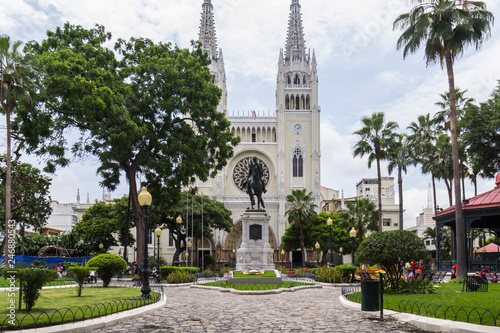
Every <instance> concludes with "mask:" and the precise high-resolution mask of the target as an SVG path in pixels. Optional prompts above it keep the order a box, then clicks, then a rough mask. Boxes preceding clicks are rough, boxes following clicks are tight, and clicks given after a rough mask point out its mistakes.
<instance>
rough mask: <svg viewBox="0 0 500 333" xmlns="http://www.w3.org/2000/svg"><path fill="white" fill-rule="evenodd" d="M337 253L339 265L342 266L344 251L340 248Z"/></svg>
mask: <svg viewBox="0 0 500 333" xmlns="http://www.w3.org/2000/svg"><path fill="white" fill-rule="evenodd" d="M339 252H340V263H341V264H343V263H344V249H343V248H340V249H339Z"/></svg>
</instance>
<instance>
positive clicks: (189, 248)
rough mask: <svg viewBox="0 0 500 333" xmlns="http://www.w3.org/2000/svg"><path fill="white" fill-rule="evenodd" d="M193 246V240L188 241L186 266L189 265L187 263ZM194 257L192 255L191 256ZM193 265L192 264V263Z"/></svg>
mask: <svg viewBox="0 0 500 333" xmlns="http://www.w3.org/2000/svg"><path fill="white" fill-rule="evenodd" d="M191 246H193V244H192V243H191V241H188V242H187V257H186V267H187V264H188V262H189V261H188V258H189V255H190V252H191ZM191 258H192V257H191ZM190 266H191V264H190Z"/></svg>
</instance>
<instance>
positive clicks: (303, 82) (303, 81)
mask: <svg viewBox="0 0 500 333" xmlns="http://www.w3.org/2000/svg"><path fill="white" fill-rule="evenodd" d="M302 84H304V85H305V84H307V79H306V76H305V75H304V78H303V79H302Z"/></svg>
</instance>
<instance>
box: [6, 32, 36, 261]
mask: <svg viewBox="0 0 500 333" xmlns="http://www.w3.org/2000/svg"><path fill="white" fill-rule="evenodd" d="M21 44H22V43H21V41H16V42H14V43H12V45H11V43H10V37H9V36H5V35H1V36H0V111H1V112H2V113H3V114H5V118H6V122H7V160H6V165H7V166H6V177H5V237H4V240H3V244H2V245H4V246H5V262H6V263H7V262H8V260H9V259H10V253H9V251H8V243H7V242H6V239H7V236H8V235H9V233H10V228H11V227H12V226H13V225H11V224H10V223H9V221H10V220H11V217H12V207H11V172H12V162H11V161H12V152H11V151H12V147H11V146H12V144H11V124H10V116H11V113H12V111H14V109H15V108H16V107H17V106H19V105H22V106H23V107H34V105H35V102H36V101H35V97H36V93H37V91H38V90H39V86H38V84H37V82H38V81H37V80H38V77H39V75H40V70H39V69H38V68H37V58H36V57H35V56H34V55H31V54H22V53H21V52H20V50H19V48H20V46H21ZM2 248H3V246H2Z"/></svg>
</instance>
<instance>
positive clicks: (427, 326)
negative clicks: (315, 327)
mask: <svg viewBox="0 0 500 333" xmlns="http://www.w3.org/2000/svg"><path fill="white" fill-rule="evenodd" d="M339 301H340V303H341V304H342V305H343V306H345V307H348V308H351V309H355V310H359V311H361V304H360V303H356V302H351V301H349V300H347V299H346V298H345V297H344V296H339ZM364 313H366V314H367V315H368V316H374V317H377V318H378V317H380V311H374V312H372V311H370V312H368V311H364ZM384 318H390V319H393V320H397V321H402V322H406V323H408V324H411V325H413V326H415V327H417V328H420V329H423V330H426V331H432V332H453V333H499V332H500V327H498V326H496V327H495V326H484V325H477V324H469V323H464V322H461V321H452V320H445V319H437V318H430V317H424V316H417V315H414V314H409V313H401V312H396V311H391V310H386V309H384Z"/></svg>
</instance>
